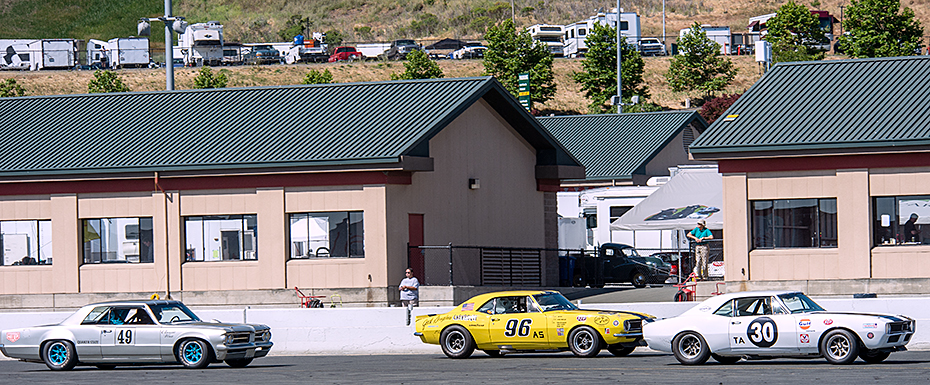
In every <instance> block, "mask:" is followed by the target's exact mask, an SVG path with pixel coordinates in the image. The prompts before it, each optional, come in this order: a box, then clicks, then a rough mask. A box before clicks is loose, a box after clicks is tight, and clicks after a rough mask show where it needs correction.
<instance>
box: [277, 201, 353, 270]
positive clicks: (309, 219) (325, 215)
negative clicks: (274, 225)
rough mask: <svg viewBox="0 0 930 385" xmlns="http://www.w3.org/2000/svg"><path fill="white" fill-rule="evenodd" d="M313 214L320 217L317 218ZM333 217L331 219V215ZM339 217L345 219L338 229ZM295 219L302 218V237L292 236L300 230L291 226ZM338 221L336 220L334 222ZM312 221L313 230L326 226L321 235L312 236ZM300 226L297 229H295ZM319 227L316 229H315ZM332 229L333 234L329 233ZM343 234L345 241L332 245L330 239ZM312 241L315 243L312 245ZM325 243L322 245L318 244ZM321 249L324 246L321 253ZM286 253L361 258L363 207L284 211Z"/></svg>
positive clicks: (291, 256) (297, 256) (298, 256)
mask: <svg viewBox="0 0 930 385" xmlns="http://www.w3.org/2000/svg"><path fill="white" fill-rule="evenodd" d="M315 218H318V219H321V220H324V221H322V222H321V221H320V220H317V219H315ZM334 218H335V219H334ZM339 219H342V220H344V221H345V222H346V224H345V227H344V233H343V232H342V231H343V230H341V229H340V225H341V224H342V222H341V221H339ZM299 221H305V222H306V224H307V226H306V234H307V235H306V240H303V239H302V237H301V239H300V240H295V237H294V236H295V233H298V232H302V229H301V228H300V227H298V228H295V225H296V224H297V223H298V222H299ZM337 221H338V222H337ZM314 222H316V226H317V230H324V229H323V227H324V226H325V227H327V229H326V230H325V231H322V232H324V233H325V235H323V238H317V240H314V236H313V234H312V232H313V228H314ZM334 223H335V224H334ZM295 230H300V231H295ZM319 232H320V231H318V233H319ZM333 232H335V235H336V236H335V237H333V236H332V235H333ZM343 234H345V239H346V241H345V242H344V244H343V243H341V242H340V243H339V246H344V248H342V249H336V247H335V246H336V245H335V244H334V242H338V241H337V239H338V238H339V237H340V236H341V235H343ZM314 243H316V245H314ZM321 245H325V246H321ZM321 249H326V253H321V252H320V251H321ZM287 250H288V251H287V254H288V259H364V258H365V211H364V210H347V211H306V212H295V213H288V214H287Z"/></svg>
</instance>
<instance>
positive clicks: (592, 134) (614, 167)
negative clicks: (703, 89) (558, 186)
mask: <svg viewBox="0 0 930 385" xmlns="http://www.w3.org/2000/svg"><path fill="white" fill-rule="evenodd" d="M537 119H538V120H539V122H540V123H542V125H543V126H544V127H545V128H546V129H547V130H549V132H551V133H552V135H553V136H555V137H556V139H558V140H559V142H561V143H562V144H563V145H564V146H565V148H566V149H568V151H569V152H571V153H572V155H574V156H575V157H576V158H577V159H578V160H579V161H581V163H582V164H583V165H584V167H585V174H586V179H588V180H597V179H602V180H603V179H621V180H623V179H632V178H633V175H634V174H642V173H645V171H644V169H645V166H646V164H647V163H649V161H650V160H652V158H653V157H655V156H656V154H658V153H659V151H661V150H662V149H663V148H664V147H665V146H666V145H667V144H668V143H669V141H671V140H672V139H674V138H675V136H676V135H678V133H680V132H681V131H682V130H683V129H685V128H686V127H688V126H689V125H691V124H694V125H695V127H696V128H697V129H698V131H702V130H704V129H705V128H706V127H707V122H706V121H705V120H704V118H701V116H700V115H698V113H697V112H695V111H667V112H645V113H631V114H610V115H577V116H559V117H545V118H537Z"/></svg>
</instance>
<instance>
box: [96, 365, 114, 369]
mask: <svg viewBox="0 0 930 385" xmlns="http://www.w3.org/2000/svg"><path fill="white" fill-rule="evenodd" d="M94 366H96V367H97V369H100V370H113V369H115V368H116V365H94Z"/></svg>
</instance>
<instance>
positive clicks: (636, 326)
mask: <svg viewBox="0 0 930 385" xmlns="http://www.w3.org/2000/svg"><path fill="white" fill-rule="evenodd" d="M623 328H624V329H626V331H627V332H638V331H641V330H643V320H641V319H631V320H626V321H623Z"/></svg>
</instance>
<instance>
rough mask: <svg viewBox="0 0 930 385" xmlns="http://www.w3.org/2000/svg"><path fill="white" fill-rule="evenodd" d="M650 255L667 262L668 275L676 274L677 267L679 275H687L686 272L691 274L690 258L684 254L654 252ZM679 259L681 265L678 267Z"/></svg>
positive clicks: (675, 275)
mask: <svg viewBox="0 0 930 385" xmlns="http://www.w3.org/2000/svg"><path fill="white" fill-rule="evenodd" d="M650 257H656V258H659V259H661V260H662V261H664V262H665V263H668V264H669V272H668V273H669V275H670V276H672V277H677V276H678V271H679V269H680V270H681V276H682V277H687V276H688V274H691V258H688V256H686V255H678V253H666V252H662V253H655V254H652V255H650ZM679 260H680V261H681V266H680V267H679Z"/></svg>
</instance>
